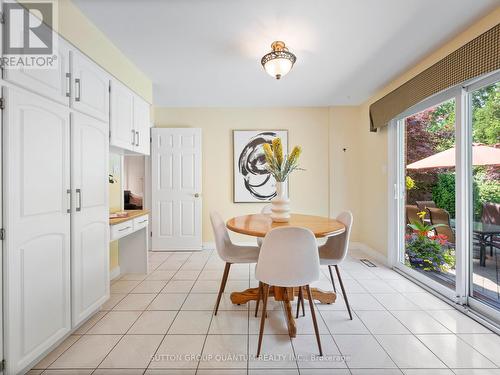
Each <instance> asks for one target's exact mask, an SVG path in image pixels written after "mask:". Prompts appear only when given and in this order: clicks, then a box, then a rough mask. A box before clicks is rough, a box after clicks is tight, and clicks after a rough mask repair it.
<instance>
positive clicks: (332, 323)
mask: <svg viewBox="0 0 500 375" xmlns="http://www.w3.org/2000/svg"><path fill="white" fill-rule="evenodd" d="M321 316H322V317H323V320H324V321H325V323H326V325H327V327H328V329H329V330H330V332H331V333H332V334H333V335H335V334H367V333H370V332H369V331H368V329H367V328H366V327H365V325H364V324H363V322H362V321H361V320H360V319H359V318H358V316H357V315H356V314H353V315H352V318H353V319H352V320H350V319H349V315H348V314H347V312H344V311H321Z"/></svg>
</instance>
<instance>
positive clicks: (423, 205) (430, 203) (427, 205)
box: [415, 201, 436, 211]
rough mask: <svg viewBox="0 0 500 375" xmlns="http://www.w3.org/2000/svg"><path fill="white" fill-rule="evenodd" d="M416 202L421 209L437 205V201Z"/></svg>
mask: <svg viewBox="0 0 500 375" xmlns="http://www.w3.org/2000/svg"><path fill="white" fill-rule="evenodd" d="M415 203H416V204H417V207H418V208H419V209H420V210H421V211H423V210H425V209H427V207H433V208H434V207H436V203H434V201H416V202H415Z"/></svg>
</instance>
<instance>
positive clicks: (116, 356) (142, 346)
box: [99, 335, 163, 369]
mask: <svg viewBox="0 0 500 375" xmlns="http://www.w3.org/2000/svg"><path fill="white" fill-rule="evenodd" d="M162 339H163V336H162V335H126V336H124V337H123V338H122V339H121V340H120V342H119V343H118V344H117V345H116V346H115V347H114V348H113V350H112V351H111V352H110V353H109V354H108V356H107V357H106V358H105V359H104V361H102V363H101V364H100V365H99V367H100V368H123V369H125V368H146V367H147V366H148V364H149V362H150V361H151V358H152V356H153V355H154V353H155V352H156V349H157V348H158V346H159V345H160V342H161V340H162Z"/></svg>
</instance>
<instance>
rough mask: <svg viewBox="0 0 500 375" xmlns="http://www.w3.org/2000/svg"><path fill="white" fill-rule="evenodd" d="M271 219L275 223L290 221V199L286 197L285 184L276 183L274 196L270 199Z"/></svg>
mask: <svg viewBox="0 0 500 375" xmlns="http://www.w3.org/2000/svg"><path fill="white" fill-rule="evenodd" d="M271 219H272V220H273V221H274V222H277V223H287V222H288V221H289V220H290V199H288V197H287V192H286V182H276V196H275V197H274V198H273V199H271Z"/></svg>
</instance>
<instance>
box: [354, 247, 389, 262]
mask: <svg viewBox="0 0 500 375" xmlns="http://www.w3.org/2000/svg"><path fill="white" fill-rule="evenodd" d="M349 249H352V250H359V251H361V252H363V253H365V254H366V255H367V256H369V257H370V258H372V259H373V260H375V261H377V262H379V263H380V264H383V265H384V266H389V262H388V261H387V256H386V255H384V254H382V253H380V252H378V251H377V250H375V249H373V248H371V247H370V246H368V245H367V244H365V243H363V242H351V243H350V244H349Z"/></svg>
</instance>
